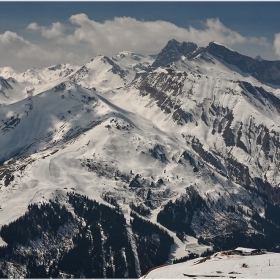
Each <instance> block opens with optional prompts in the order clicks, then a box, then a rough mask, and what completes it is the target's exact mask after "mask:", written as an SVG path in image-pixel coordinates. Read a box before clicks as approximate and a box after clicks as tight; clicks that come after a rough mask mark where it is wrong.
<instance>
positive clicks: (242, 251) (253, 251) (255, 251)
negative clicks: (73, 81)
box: [233, 247, 266, 256]
mask: <svg viewBox="0 0 280 280" xmlns="http://www.w3.org/2000/svg"><path fill="white" fill-rule="evenodd" d="M233 253H235V254H238V255H242V256H249V255H259V254H265V253H266V251H265V250H263V249H252V248H243V247H237V248H236V249H234V250H233Z"/></svg>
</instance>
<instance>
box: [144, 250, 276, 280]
mask: <svg viewBox="0 0 280 280" xmlns="http://www.w3.org/2000/svg"><path fill="white" fill-rule="evenodd" d="M203 259H204V260H205V258H198V259H194V260H190V261H187V262H183V263H179V264H174V265H170V266H165V267H161V268H158V269H155V270H152V271H150V272H149V273H148V274H147V275H145V276H143V277H142V278H146V279H161V278H164V279H173V278H180V279H190V278H192V279H194V278H195V279H197V278H198V279H202V278H203V279H206V278H209V277H211V278H214V279H220V278H224V279H225V278H227V279H229V278H237V279H238V278H250V279H269V278H279V275H280V266H279V262H280V254H278V253H267V254H263V255H255V256H240V255H226V254H223V253H216V254H214V255H213V256H211V257H210V259H206V260H205V261H202V262H201V260H203Z"/></svg>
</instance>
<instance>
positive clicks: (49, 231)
mask: <svg viewBox="0 0 280 280" xmlns="http://www.w3.org/2000/svg"><path fill="white" fill-rule="evenodd" d="M207 48H208V49H207ZM217 53H219V55H217ZM229 54H230V55H231V54H234V56H235V58H232V60H229V59H228V56H229ZM238 59H241V60H242V59H243V64H244V65H245V66H246V67H247V66H248V63H249V62H248V61H257V60H254V59H253V58H250V59H253V60H250V59H249V58H248V57H247V56H243V55H241V54H238V53H236V52H234V51H232V50H229V49H227V48H226V47H224V46H222V45H220V44H218V43H210V44H209V46H208V47H206V48H199V47H198V46H197V45H196V44H194V43H186V42H183V43H179V42H177V41H176V40H172V41H169V42H168V43H167V45H166V47H165V48H164V49H163V50H162V52H160V54H158V56H157V58H156V59H155V60H154V59H153V58H152V57H151V56H146V57H145V56H142V55H140V54H136V53H133V52H127V51H124V52H121V53H119V54H117V55H116V56H114V57H111V58H108V57H106V56H97V57H94V58H93V59H92V60H91V61H90V62H88V63H86V64H84V65H81V66H71V65H69V64H61V65H53V66H50V67H47V68H44V69H41V70H37V69H31V70H28V71H26V72H25V73H17V72H15V71H14V70H13V69H10V68H2V69H0V74H1V75H2V76H3V78H2V79H3V85H4V84H5V85H6V83H9V84H10V82H9V81H11V83H12V80H9V78H10V77H12V78H11V79H13V81H14V84H13V85H14V87H13V88H14V89H15V90H16V91H11V92H9V91H8V90H7V87H5V88H4V87H3V92H4V93H5V94H6V95H7V97H9V98H6V99H5V100H4V99H3V101H2V100H1V102H3V103H2V105H1V107H0V139H1V141H0V143H1V151H2V152H1V155H0V156H1V162H2V165H1V166H0V192H1V193H2V196H1V198H0V206H1V209H0V210H1V212H0V223H1V225H2V228H4V229H5V230H6V231H8V232H9V233H10V236H12V235H13V234H18V236H20V240H22V241H19V242H17V241H15V240H12V239H9V238H7V234H6V235H5V233H4V231H3V233H1V230H0V236H1V237H2V238H3V240H4V241H5V242H6V245H4V246H2V247H0V271H1V273H3V275H5V276H8V277H18V278H19V277H27V276H28V275H33V276H34V277H39V274H37V276H36V275H35V274H33V273H35V271H36V269H39V270H38V271H40V273H42V274H40V275H44V277H57V276H58V275H59V273H62V274H63V275H74V276H75V277H80V276H85V277H105V276H108V275H111V276H112V277H117V276H118V277H124V278H126V277H130V276H131V277H132V276H133V277H136V276H140V275H143V274H145V273H146V272H147V271H148V270H149V269H150V268H151V267H153V266H156V265H160V264H162V262H168V263H172V262H173V260H174V259H175V258H177V259H178V258H181V257H188V256H193V255H195V254H198V255H201V254H202V253H205V252H206V253H207V249H209V250H214V251H216V252H218V251H221V250H226V249H231V248H233V247H234V246H236V247H237V246H249V247H250V246H251V247H254V246H258V247H263V248H266V249H267V250H273V251H279V240H278V236H279V233H280V221H279V219H278V217H279V213H280V206H279V204H280V191H279V186H278V183H277V182H278V181H279V179H280V165H279V159H280V155H279V147H280V142H279V141H280V127H279V125H278V123H279V120H280V112H279V108H280V107H279V104H280V99H279V96H280V95H279V94H280V91H279V90H280V88H278V86H277V79H278V78H277V75H276V76H275V77H276V78H275V77H270V74H271V72H270V70H267V72H265V75H264V77H263V78H260V76H256V75H254V73H250V71H251V70H250V69H251V68H250V67H249V66H248V67H247V68H246V67H245V66H244V67H245V68H244V67H243V66H242V67H243V68H242V67H241V66H240V64H239V62H238V63H236V61H239V60H238ZM231 63H233V64H231ZM254 63H264V62H263V61H258V62H254ZM265 63H270V62H265ZM275 63H276V64H277V63H278V62H275ZM243 64H242V65H243ZM258 65H259V64H258ZM269 65H270V64H269ZM238 66H239V67H241V68H242V69H241V68H238ZM245 70H246V71H247V72H246V71H245ZM249 70H250V71H249ZM8 71H12V72H11V73H10V77H9V72H8ZM259 73H260V75H261V73H262V72H261V71H260V72H259ZM4 74H5V75H4ZM276 74H277V73H276ZM44 75H45V76H44ZM17 79H18V80H17ZM263 79H264V80H265V82H264V80H263ZM269 79H270V80H271V79H272V80H273V79H274V80H275V81H276V84H274V85H271V84H269V83H268V82H267V81H268V80H269ZM1 81H2V80H1ZM263 82H264V83H263ZM10 85H11V84H10ZM8 88H9V90H12V89H11V88H10V87H9V86H8ZM15 93H17V94H18V95H17V96H15V97H13V94H15ZM73 192H74V194H73ZM69 199H70V200H71V202H70V200H69ZM69 203H70V204H69ZM73 203H74V204H73ZM95 203H98V205H103V206H104V205H106V207H108V209H107V208H106V210H104V211H108V213H109V212H110V211H112V213H116V214H112V215H116V216H118V217H119V218H116V219H121V221H122V222H121V224H120V225H121V229H119V231H120V232H122V233H123V237H122V238H123V241H124V242H123V247H122V248H117V247H116V248H117V249H116V250H115V249H112V250H113V251H112V252H111V253H110V249H109V248H110V246H112V248H115V246H116V244H115V241H114V240H115V237H114V233H115V230H113V229H110V227H109V228H107V227H108V226H109V225H108V224H106V223H105V222H104V219H103V218H101V217H99V216H98V215H99V214H95V215H97V217H99V218H98V219H97V220H96V221H94V222H93V220H90V219H89V216H90V215H89V213H88V212H87V211H88V210H87V209H91V208H90V207H91V206H90V205H95ZM46 205H48V206H46ZM63 205H64V206H65V207H66V210H67V211H66V210H65V209H64V208H63ZM71 205H72V206H71ZM103 206H97V204H96V207H101V208H102V207H103ZM44 207H45V208H44ZM88 207H89V208H88ZM104 207H105V206H104ZM44 209H45V210H44ZM46 209H48V210H46ZM62 209H64V210H62ZM104 209H105V208H104ZM59 211H64V212H63V213H64V214H65V217H66V220H67V221H68V222H69V223H74V224H75V228H76V229H75V231H74V232H73V234H72V235H71V236H70V235H67V236H68V237H67V238H68V239H67V242H68V243H67V244H68V245H69V246H68V247H67V248H65V247H61V246H58V247H57V248H58V251H59V252H60V253H59V254H58V255H57V254H55V253H54V251H53V249H50V250H49V251H48V245H47V244H48V241H47V240H51V239H52V238H55V236H56V234H57V232H58V234H59V231H57V230H58V228H59V227H61V230H62V231H63V230H66V231H67V229H66V228H64V224H63V225H62V223H60V220H59V219H60V218H59V217H58V216H57V218H55V217H56V215H58V213H60V212H59ZM92 211H93V210H92ZM68 212H69V213H70V214H68ZM42 213H43V214H42ZM49 213H53V214H52V215H50V214H49ZM86 213H88V214H86ZM64 214H63V215H64ZM41 215H45V216H44V217H45V220H44V221H45V222H44V223H47V224H48V226H46V225H45V224H40V225H39V228H38V229H37V228H36V227H34V226H33V224H32V217H34V219H37V218H38V217H41ZM71 215H72V216H71ZM88 215H89V216H88ZM71 217H74V218H71ZM38 219H39V218H38ZM54 221H56V222H54ZM98 221H99V223H100V225H98ZM19 224H20V225H21V226H20V227H19V228H20V230H19V231H17V230H16V229H15V228H17V226H15V225H19ZM40 227H46V236H45V237H43V235H42V236H41V233H40V232H41V231H40ZM25 228H27V229H28V230H27V231H25V230H24V229H25ZM103 228H106V233H104V231H103ZM67 234H68V233H67ZM93 234H94V235H95V237H96V238H100V236H101V237H102V240H103V241H102V242H103V243H102V244H107V245H108V244H110V245H108V246H109V247H108V246H107V245H106V246H107V247H106V246H105V245H104V246H105V247H106V248H107V249H104V250H103V251H104V254H103V255H102V258H103V259H102V260H101V259H99V261H97V259H96V258H97V255H96V253H95V251H94V250H95V249H94V248H95V246H97V247H96V248H97V249H96V250H98V252H99V250H101V249H100V248H99V247H98V246H99V245H97V244H96V243H94V242H93V241H92V236H93ZM42 238H43V239H42ZM44 238H45V239H44ZM59 238H60V237H59ZM36 240H37V241H36ZM38 240H39V241H38ZM98 240H99V239H98ZM106 240H108V243H106ZM163 240H167V241H166V242H167V243H166V246H165V245H164V243H165V241H163ZM190 240H191V241H190ZM92 242H93V243H92ZM30 244H31V245H30ZM32 244H41V245H40V246H42V247H41V249H42V250H43V251H44V252H45V253H46V254H49V259H48V260H49V261H48V262H45V263H44V262H43V260H42V258H41V257H40V256H39V255H38V250H37V249H38V247H36V246H35V247H36V248H35V247H34V246H33V245H32ZM85 244H88V245H85ZM89 244H91V245H89ZM167 244H168V245H167ZM190 245H191V246H190ZM14 246H16V248H20V252H21V253H20V254H18V253H17V252H19V251H15V250H14V249H13V248H14ZM30 246H31V247H30ZM85 246H92V247H90V248H91V250H93V251H92V252H93V253H92V254H91V253H90V254H88V253H86V251H85V249H84V248H86V247H85ZM102 246H103V245H102ZM185 246H189V247H188V248H190V250H189V251H186V250H185ZM105 247H104V248H105ZM1 248H2V249H1ZM5 248H6V249H5ZM1 250H2V251H1ZM119 250H121V252H122V254H121V255H119ZM27 251H28V252H31V253H30V254H29V253H28V254H27V253H26V252H27ZM75 252H76V253H77V252H78V253H77V254H80V256H81V259H83V260H84V261H85V263H86V264H87V265H85V263H83V264H82V263H79V265H76V266H73V267H71V265H70V266H68V265H66V263H67V260H69V261H71V262H72V256H73V254H75ZM96 252H97V251H96ZM160 252H164V254H163V255H164V258H162V259H161V258H159V254H160ZM191 254H193V255H191ZM110 256H113V258H112V259H111V260H110ZM24 257H26V258H27V259H28V264H26V263H24V262H22V260H23V259H24ZM126 257H127V260H128V259H129V261H125V259H126ZM6 260H8V262H7V261H6ZM52 260H53V265H52V264H51V262H52ZM90 263H91V265H90ZM93 263H94V266H96V271H95V272H94V269H93V270H91V269H90V267H91V266H92V265H93ZM97 263H99V266H98V265H97ZM101 263H102V266H103V270H102V269H101V267H100V264H101ZM7 267H8V269H7ZM9 270H10V271H11V273H8V271H9ZM59 270H60V272H59ZM83 271H86V272H83ZM97 271H98V272H97ZM104 271H106V272H104ZM117 271H118V272H117ZM83 273H84V274H83ZM94 273H96V274H94ZM104 273H105V274H104ZM107 273H108V275H107ZM62 274H61V275H62Z"/></svg>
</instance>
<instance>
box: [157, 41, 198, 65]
mask: <svg viewBox="0 0 280 280" xmlns="http://www.w3.org/2000/svg"><path fill="white" fill-rule="evenodd" d="M197 48H198V47H197V45H196V44H194V43H191V42H183V43H179V42H178V41H176V40H174V39H173V40H170V41H169V42H168V43H167V45H166V46H165V47H164V48H163V49H162V50H161V52H160V53H159V54H158V55H157V58H156V60H155V61H154V62H153V64H152V67H155V68H156V67H159V66H166V65H167V64H169V63H171V62H174V61H177V60H180V59H181V57H182V56H186V57H188V56H190V55H191V53H193V52H194V51H195V50H196V49H197Z"/></svg>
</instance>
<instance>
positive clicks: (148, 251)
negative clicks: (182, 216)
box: [131, 211, 174, 275]
mask: <svg viewBox="0 0 280 280" xmlns="http://www.w3.org/2000/svg"><path fill="white" fill-rule="evenodd" d="M131 217H132V218H133V219H132V220H131V225H132V230H133V233H134V237H135V242H136V245H137V253H138V258H139V262H140V269H141V273H142V275H143V274H145V273H146V272H147V271H148V270H149V269H151V268H152V267H155V266H158V265H162V264H164V263H165V262H166V261H167V260H168V255H169V252H170V249H171V246H172V244H173V243H174V239H173V238H172V237H171V236H170V235H169V234H168V233H167V232H166V231H165V230H163V229H161V228H160V227H159V226H157V225H155V224H153V223H151V222H149V221H147V220H144V219H142V218H141V217H139V216H138V215H137V214H136V213H135V212H133V211H132V212H131Z"/></svg>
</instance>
